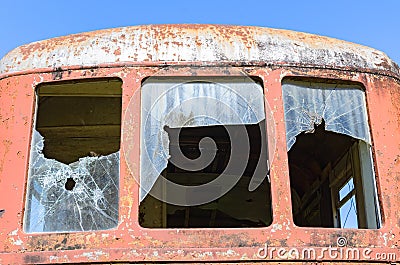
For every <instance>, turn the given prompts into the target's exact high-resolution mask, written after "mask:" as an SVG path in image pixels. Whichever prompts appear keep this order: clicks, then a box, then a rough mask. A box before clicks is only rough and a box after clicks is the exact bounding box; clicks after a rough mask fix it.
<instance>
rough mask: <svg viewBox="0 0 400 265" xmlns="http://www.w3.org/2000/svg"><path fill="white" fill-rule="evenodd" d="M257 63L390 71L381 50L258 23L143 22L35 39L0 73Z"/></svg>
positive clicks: (391, 65) (4, 64)
mask: <svg viewBox="0 0 400 265" xmlns="http://www.w3.org/2000/svg"><path fill="white" fill-rule="evenodd" d="M152 62H153V63H156V64H160V63H164V64H171V63H179V64H180V63H188V62H190V63H203V64H204V63H207V62H208V63H213V62H217V63H220V62H227V63H244V64H250V65H251V64H254V63H263V64H266V65H304V66H308V67H310V66H315V67H321V68H345V69H352V70H355V71H359V70H360V69H364V70H368V71H372V72H388V73H390V72H392V73H394V74H395V75H398V74H399V68H398V66H397V65H396V64H395V63H394V62H392V61H391V60H390V59H389V58H388V57H387V56H386V55H385V54H384V53H382V52H380V51H377V50H374V49H372V48H368V47H365V46H361V45H356V44H353V43H348V42H345V41H339V40H336V39H332V38H327V37H321V36H317V35H312V34H306V33H298V32H293V31H287V30H275V29H269V28H260V27H237V26H214V25H149V26H138V27H125V28H117V29H109V30H102V31H95V32H89V33H82V34H76V35H71V36H66V37H60V38H54V39H50V40H45V41H39V42H35V43H31V44H28V45H24V46H21V47H19V48H16V49H15V50H13V51H11V52H10V53H9V54H8V55H6V56H5V57H4V58H3V59H2V60H1V61H0V77H1V75H2V74H3V75H4V74H11V73H16V72H24V71H31V70H32V69H55V68H59V67H68V66H78V67H90V66H98V65H101V64H107V65H110V64H111V65H112V64H116V65H118V64H126V63H132V64H135V63H145V64H146V63H147V64H151V63H152Z"/></svg>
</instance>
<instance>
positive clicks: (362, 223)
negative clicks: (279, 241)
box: [282, 79, 380, 228]
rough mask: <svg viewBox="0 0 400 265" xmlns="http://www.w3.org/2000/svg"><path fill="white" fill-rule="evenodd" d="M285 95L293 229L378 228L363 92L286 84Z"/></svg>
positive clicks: (357, 88)
mask: <svg viewBox="0 0 400 265" xmlns="http://www.w3.org/2000/svg"><path fill="white" fill-rule="evenodd" d="M282 90H283V100H284V110H285V123H286V139H287V149H288V157H289V174H290V185H291V195H292V206H293V218H294V222H295V224H296V225H298V226H306V227H341V228H379V227H380V213H379V206H378V198H377V192H376V183H375V175H374V169H373V162H372V154H371V140H370V133H369V126H368V119H367V108H366V101H365V94H364V91H363V89H362V87H361V86H359V85H356V84H346V83H341V82H336V81H330V82H328V81H326V80H325V81H314V82H313V81H312V82H310V81H304V80H293V79H288V80H285V81H284V82H283V84H282Z"/></svg>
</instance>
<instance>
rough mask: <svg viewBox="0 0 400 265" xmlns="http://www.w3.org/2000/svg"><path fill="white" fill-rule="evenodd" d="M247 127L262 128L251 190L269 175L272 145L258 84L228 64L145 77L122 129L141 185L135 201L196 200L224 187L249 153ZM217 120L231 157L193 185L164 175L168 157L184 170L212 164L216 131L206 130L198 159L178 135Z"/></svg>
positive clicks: (201, 201)
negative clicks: (183, 146) (215, 172)
mask: <svg viewBox="0 0 400 265" xmlns="http://www.w3.org/2000/svg"><path fill="white" fill-rule="evenodd" d="M176 76H181V77H180V78H177V77H176ZM138 106H140V109H139V107H138ZM138 112H140V113H141V114H140V115H139V114H138ZM247 125H258V127H259V130H260V132H261V137H260V145H261V146H260V150H261V151H260V155H259V159H258V162H257V166H256V167H255V171H254V174H253V176H252V178H251V181H250V184H249V186H248V189H249V190H250V191H253V190H255V189H256V188H257V187H258V186H259V185H260V184H261V183H262V182H263V181H264V179H265V178H266V177H268V172H269V164H270V163H271V161H272V159H273V150H274V148H275V135H274V132H275V130H274V127H273V126H274V122H273V118H272V113H271V110H270V107H269V104H268V102H267V101H266V100H265V97H264V93H263V88H262V85H260V84H259V83H257V82H255V81H254V80H253V79H251V78H250V77H248V76H247V75H246V74H244V73H242V72H241V71H239V70H237V69H235V68H230V67H223V68H215V67H212V68H211V67H210V68H179V67H173V68H168V69H163V70H162V71H160V72H158V73H157V74H155V75H153V76H151V77H148V78H147V79H146V80H145V81H144V82H142V84H141V88H140V89H137V90H136V92H135V93H134V95H133V96H132V98H131V100H130V102H129V105H128V107H127V110H126V113H125V118H124V129H123V132H122V134H123V146H122V147H123V151H124V155H125V158H126V161H127V165H128V168H129V169H130V171H131V173H132V175H133V176H134V177H135V179H136V181H137V182H138V183H139V184H140V200H143V199H144V198H145V197H146V196H147V195H148V194H151V195H152V196H153V197H155V198H157V199H159V200H161V201H164V202H167V203H171V204H175V205H181V206H194V205H201V204H205V203H208V202H211V201H213V200H216V199H218V198H220V197H221V196H223V195H224V194H226V193H227V192H229V190H231V189H232V188H233V187H234V186H235V185H236V183H237V182H238V181H239V180H240V178H241V177H242V175H243V173H244V172H245V169H246V167H247V164H248V161H249V159H250V156H251V154H250V150H251V146H250V145H251V140H250V135H249V133H248V130H247V129H246V126H247ZM215 126H219V127H223V128H224V130H225V132H226V134H227V135H228V138H229V144H230V148H229V150H230V151H229V152H228V153H229V154H228V155H229V159H228V161H227V163H226V166H225V167H224V169H223V172H222V173H220V174H218V176H217V177H216V178H214V179H212V180H211V181H209V182H208V183H205V184H201V185H196V186H193V185H181V184H178V183H174V182H172V181H171V180H168V179H167V178H165V177H164V176H163V172H165V170H166V168H167V164H168V163H172V164H173V165H174V166H175V167H177V168H180V170H182V171H185V172H186V173H190V172H198V171H199V170H202V169H205V168H206V167H208V166H209V165H210V164H211V163H213V161H214V159H215V158H216V156H217V153H218V142H217V141H218V140H216V139H215V138H214V137H215V135H212V134H210V135H205V136H204V137H203V138H202V139H201V140H200V141H199V142H198V147H197V148H198V150H199V152H200V156H198V157H197V158H195V159H191V158H188V157H186V156H185V154H184V153H183V152H182V150H181V148H180V147H181V145H180V138H181V136H180V135H181V132H182V130H183V129H184V128H202V129H203V131H205V132H207V131H210V129H208V128H213V127H215ZM139 131H140V138H139V137H138V132H139ZM266 135H268V138H267V136H266ZM268 144H269V145H270V146H268ZM139 146H140V154H139V153H138V150H139V148H138V147H139ZM271 150H272V152H271ZM139 156H140V169H138V165H137V160H138V157H139Z"/></svg>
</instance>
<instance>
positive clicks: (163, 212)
mask: <svg viewBox="0 0 400 265" xmlns="http://www.w3.org/2000/svg"><path fill="white" fill-rule="evenodd" d="M199 79H200V80H193V79H187V80H186V79H182V78H160V77H157V78H152V79H147V80H146V81H145V83H144V84H143V87H142V92H143V93H142V110H143V112H142V132H144V134H143V135H144V136H142V137H143V138H142V147H141V152H142V153H141V185H142V184H143V183H144V185H146V181H149V179H154V183H153V184H152V185H151V186H150V187H151V188H150V189H149V190H148V191H147V192H146V189H144V190H143V189H142V197H141V202H140V206H139V212H140V213H139V223H140V225H141V226H142V227H148V228H202V227H206V228H208V227H232V228H234V227H265V226H268V225H270V224H271V222H272V207H271V192H270V183H269V179H268V157H267V146H266V124H265V111H264V97H263V92H262V86H261V85H260V84H259V83H255V82H254V81H253V80H251V79H249V78H244V77H242V78H236V77H229V78H201V77H200V78H199ZM203 79H204V80H203ZM237 114H239V115H237ZM146 119H147V121H148V122H149V123H150V124H151V125H152V126H149V127H148V128H149V129H147V130H146V123H145V120H146ZM152 130H153V131H152ZM243 132H244V135H243ZM243 136H244V137H246V138H247V139H249V140H248V141H249V150H248V153H247V152H246V151H245V150H242V152H240V151H241V149H240V148H239V149H235V148H236V147H234V146H235V144H238V143H241V142H245V141H244V139H243ZM207 138H211V139H212V141H213V144H208V143H207V141H204V140H205V139H207ZM150 139H153V140H150ZM160 150H164V151H166V152H165V153H163V152H162V151H160ZM144 151H146V152H148V158H146V156H147V154H146V153H143V152H144ZM180 153H181V154H182V156H180ZM242 153H243V154H242ZM205 154H215V155H214V156H213V157H212V160H211V161H210V162H209V163H207V164H206V165H204V166H201V167H199V168H196V169H193V168H191V167H190V166H189V168H187V167H185V165H186V164H188V165H191V163H192V161H196V159H200V158H201V157H202V156H203V155H205ZM241 155H243V157H240V156H241ZM232 156H235V157H236V158H237V157H240V160H241V162H243V165H244V166H243V170H236V169H231V168H232V165H231V164H230V160H231V159H233V158H232ZM182 157H183V158H182ZM185 163H186V164H185ZM193 163H194V162H193ZM150 165H152V167H153V168H156V169H157V170H155V171H154V172H150V173H149V171H148V168H150ZM182 165H183V166H182ZM224 172H229V174H228V177H230V176H232V177H235V178H236V177H238V181H237V182H236V184H235V185H234V186H233V187H232V188H231V189H229V191H227V192H226V193H224V194H223V195H221V196H219V197H217V198H215V199H212V200H210V201H206V202H204V203H198V204H194V205H190V202H192V201H193V197H196V196H197V197H205V198H206V197H207V196H208V195H210V194H214V193H215V194H218V193H221V190H222V189H224V185H223V183H222V184H221V183H213V181H217V180H218V179H219V178H220V176H221V175H222V174H223V173H224ZM255 179H256V180H257V181H256V182H257V188H256V189H254V190H252V189H250V188H249V187H250V186H251V182H252V181H255ZM164 180H167V181H170V182H171V183H174V184H178V185H182V186H184V187H200V186H202V185H207V189H206V190H204V191H202V192H198V191H195V190H194V191H191V190H181V191H182V194H178V195H176V194H173V191H171V190H169V189H168V185H166V184H165V181H164ZM210 183H211V184H210ZM175 195H176V196H177V197H180V198H183V200H187V202H188V203H187V204H186V205H185V204H184V203H183V204H179V203H172V202H170V201H169V198H171V197H174V196H175ZM165 198H166V199H165Z"/></svg>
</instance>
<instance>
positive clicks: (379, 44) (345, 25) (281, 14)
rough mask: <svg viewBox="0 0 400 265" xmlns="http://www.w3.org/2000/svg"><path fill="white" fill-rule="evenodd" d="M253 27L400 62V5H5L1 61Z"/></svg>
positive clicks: (213, 1)
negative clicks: (77, 42)
mask: <svg viewBox="0 0 400 265" xmlns="http://www.w3.org/2000/svg"><path fill="white" fill-rule="evenodd" d="M177 23H204V24H230V25H252V26H262V27H271V28H279V29H289V30H295V31H302V32H308V33H314V34H318V35H323V36H329V37H334V38H337V39H342V40H346V41H351V42H355V43H359V44H362V45H366V46H369V47H373V48H375V49H378V50H381V51H383V52H385V53H386V54H388V55H389V57H391V58H392V60H394V61H395V62H397V63H398V64H400V1H398V0H387V1H385V0H382V1H376V0H375V1H371V0H364V1H349V0H335V1H321V0H318V1H311V0H310V1H268V0H264V1H254V0H247V1H243V0H242V1H236V0H231V1H217V0H201V1H172V0H170V1H166V0H165V1H155V0H152V1H140V2H139V1H133V0H131V1H129V0H126V1H119V0H114V1H101V0H97V1H92V0H85V1H80V0H79V1H78V0H69V1H49V0H43V1H30V0H24V1H21V0H14V1H8V0H6V1H1V4H0V24H1V25H2V30H1V31H0V58H1V57H3V56H4V55H5V54H6V53H7V52H8V51H10V50H12V49H13V48H16V47H18V46H20V45H22V44H26V43H30V42H34V41H38V40H43V39H48V38H52V37H58V36H63V35H68V34H73V33H80V32H86V31H92V30H98V29H105V28H114V27H122V26H133V25H144V24H177Z"/></svg>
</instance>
